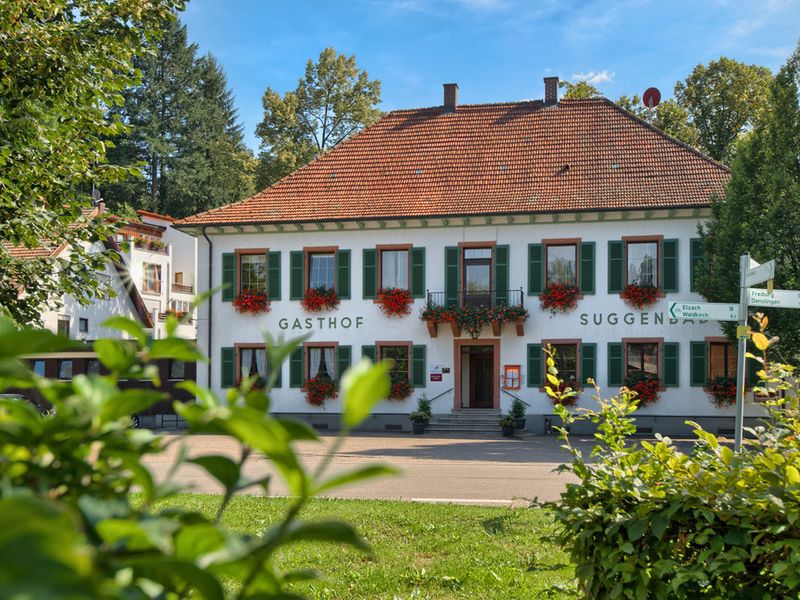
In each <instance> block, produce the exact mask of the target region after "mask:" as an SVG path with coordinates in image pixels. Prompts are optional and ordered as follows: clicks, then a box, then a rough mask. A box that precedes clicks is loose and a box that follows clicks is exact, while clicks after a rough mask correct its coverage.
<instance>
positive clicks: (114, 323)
mask: <svg viewBox="0 0 800 600" xmlns="http://www.w3.org/2000/svg"><path fill="white" fill-rule="evenodd" d="M103 327H108V328H109V329H116V330H117V331H121V332H123V333H127V334H128V335H130V336H131V337H132V338H133V339H135V340H136V341H137V342H139V344H141V345H142V346H144V345H145V344H147V332H146V331H145V330H144V329H143V328H142V326H141V325H139V323H137V322H136V321H134V320H133V319H129V318H127V317H120V316H115V317H111V318H110V319H106V320H105V321H104V322H103Z"/></svg>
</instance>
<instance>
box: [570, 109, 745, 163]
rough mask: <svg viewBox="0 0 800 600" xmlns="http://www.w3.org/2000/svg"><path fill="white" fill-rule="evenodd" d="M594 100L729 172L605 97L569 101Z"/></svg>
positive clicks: (691, 147) (681, 141)
mask: <svg viewBox="0 0 800 600" xmlns="http://www.w3.org/2000/svg"><path fill="white" fill-rule="evenodd" d="M595 99H596V100H604V101H605V103H606V104H609V105H611V106H612V107H613V108H615V109H616V110H618V111H619V112H621V113H622V114H623V115H625V116H626V117H628V118H629V119H632V120H633V121H636V122H637V123H638V124H639V125H644V126H645V127H647V128H648V129H650V130H651V131H654V132H655V133H657V134H659V135H660V136H661V137H663V138H666V139H667V140H669V141H670V142H672V143H674V144H677V145H678V146H682V147H683V148H685V149H686V150H689V151H690V152H692V153H693V154H695V155H696V156H698V157H700V158H702V159H703V160H705V161H706V162H709V163H711V164H712V165H714V166H715V167H719V168H721V169H724V170H725V171H726V172H728V173H730V172H731V169H730V167H728V166H727V165H724V164H722V163H721V162H719V161H717V160H714V159H713V158H711V157H710V156H708V155H707V154H703V153H702V152H701V151H700V150H698V149H697V148H695V147H694V146H692V145H691V144H687V143H686V142H684V141H683V140H680V139H678V138H676V137H675V136H673V135H670V134H669V133H667V132H666V131H664V130H663V129H659V128H658V127H656V126H655V125H653V124H652V123H649V122H648V121H645V120H644V119H642V118H641V117H639V116H638V115H635V114H633V113H632V112H631V111H629V110H628V109H626V108H623V107H622V106H620V105H619V104H617V103H616V102H614V101H613V100H609V99H608V98H606V97H605V96H597V97H596V98H570V100H572V101H576V100H595Z"/></svg>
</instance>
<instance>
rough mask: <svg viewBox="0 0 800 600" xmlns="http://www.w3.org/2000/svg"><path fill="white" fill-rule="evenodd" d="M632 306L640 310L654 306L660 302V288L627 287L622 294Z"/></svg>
mask: <svg viewBox="0 0 800 600" xmlns="http://www.w3.org/2000/svg"><path fill="white" fill-rule="evenodd" d="M620 296H621V297H622V299H623V300H625V302H627V303H628V304H629V305H630V306H633V307H634V308H638V309H639V310H641V309H643V308H645V307H647V306H652V305H653V304H655V303H656V302H657V301H658V288H657V287H653V286H650V285H646V286H639V285H626V286H625V287H624V288H623V290H622V293H621V294H620Z"/></svg>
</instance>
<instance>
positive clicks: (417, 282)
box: [408, 248, 425, 298]
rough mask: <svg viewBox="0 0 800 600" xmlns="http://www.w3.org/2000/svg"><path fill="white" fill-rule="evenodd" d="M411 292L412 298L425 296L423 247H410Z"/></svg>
mask: <svg viewBox="0 0 800 600" xmlns="http://www.w3.org/2000/svg"><path fill="white" fill-rule="evenodd" d="M410 284H411V289H410V290H408V291H409V292H410V293H411V297H412V298H424V297H425V248H412V249H411V282H410Z"/></svg>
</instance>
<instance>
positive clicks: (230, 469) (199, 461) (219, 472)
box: [187, 455, 241, 490]
mask: <svg viewBox="0 0 800 600" xmlns="http://www.w3.org/2000/svg"><path fill="white" fill-rule="evenodd" d="M187 462H190V463H193V464H195V465H198V466H200V467H202V468H203V469H205V470H206V472H207V473H208V474H209V475H211V476H212V477H213V478H214V479H216V480H217V481H219V482H220V483H221V484H222V486H223V487H224V488H225V489H227V490H231V489H233V488H234V487H236V484H237V483H238V482H239V478H240V476H241V471H240V469H239V465H238V464H236V463H235V462H234V461H232V460H231V459H230V458H228V457H227V456H221V455H206V456H196V457H194V458H191V459H189V460H188V461H187Z"/></svg>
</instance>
